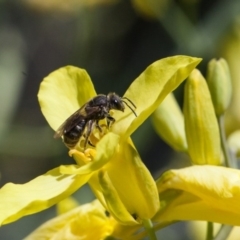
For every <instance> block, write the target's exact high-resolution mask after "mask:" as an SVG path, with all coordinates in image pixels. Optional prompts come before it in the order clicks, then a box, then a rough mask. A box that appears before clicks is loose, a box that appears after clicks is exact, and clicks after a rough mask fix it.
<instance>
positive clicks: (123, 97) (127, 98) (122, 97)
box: [122, 97, 137, 108]
mask: <svg viewBox="0 0 240 240" xmlns="http://www.w3.org/2000/svg"><path fill="white" fill-rule="evenodd" d="M122 99H126V100H128V101H129V102H130V103H131V104H132V105H133V107H134V108H137V107H136V105H135V104H134V103H133V102H132V101H131V100H130V99H129V98H127V97H122ZM125 104H126V105H127V103H126V102H125ZM127 106H128V105H127ZM128 107H129V106H128ZM129 108H130V107H129Z"/></svg>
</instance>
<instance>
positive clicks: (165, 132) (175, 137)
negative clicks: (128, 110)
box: [152, 93, 187, 151]
mask: <svg viewBox="0 0 240 240" xmlns="http://www.w3.org/2000/svg"><path fill="white" fill-rule="evenodd" d="M152 121H153V126H154V127H155V129H156V131H157V133H158V134H159V135H160V137H161V138H162V139H163V140H165V141H166V142H167V143H168V144H169V145H170V146H171V147H172V148H174V149H175V150H178V151H186V150H187V140H186V135H185V128H184V120H183V113H182V111H181V109H180V107H179V105H178V103H177V101H176V99H175V97H174V95H173V94H172V93H170V94H169V95H167V97H166V98H165V99H164V100H163V102H162V103H161V104H160V106H159V107H158V108H157V109H156V111H155V112H154V113H153V116H152Z"/></svg>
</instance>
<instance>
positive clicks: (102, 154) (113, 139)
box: [60, 132, 119, 174]
mask: <svg viewBox="0 0 240 240" xmlns="http://www.w3.org/2000/svg"><path fill="white" fill-rule="evenodd" d="M118 142H119V136H118V135H116V134H114V133H111V132H109V133H108V134H106V135H105V136H104V137H103V138H102V139H101V140H100V141H99V143H98V144H97V146H96V156H95V157H94V158H93V161H92V162H90V163H88V164H86V165H84V166H81V167H79V166H77V165H68V166H66V165H65V166H61V167H60V171H61V173H64V174H90V173H92V172H93V171H96V170H98V169H100V168H101V167H103V166H104V165H105V164H106V163H107V162H109V161H110V160H111V157H112V156H113V154H114V153H115V151H116V148H117V146H118ZM73 157H78V156H77V153H75V154H73Z"/></svg>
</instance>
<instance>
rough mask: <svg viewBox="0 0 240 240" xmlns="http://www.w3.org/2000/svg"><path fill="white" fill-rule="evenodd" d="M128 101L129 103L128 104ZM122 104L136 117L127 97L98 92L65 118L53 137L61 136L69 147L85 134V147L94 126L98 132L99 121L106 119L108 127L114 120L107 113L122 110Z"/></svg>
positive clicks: (132, 104) (73, 145) (72, 146)
mask: <svg viewBox="0 0 240 240" xmlns="http://www.w3.org/2000/svg"><path fill="white" fill-rule="evenodd" d="M127 101H128V102H127ZM129 103H130V104H131V105H129ZM124 104H125V105H126V106H127V107H128V108H129V109H130V110H131V111H132V112H133V114H134V115H135V116H136V117H137V114H136V112H135V111H134V108H136V106H135V104H134V103H133V102H132V101H131V100H130V99H128V98H127V97H120V96H118V95H117V94H116V93H113V92H110V93H109V94H107V95H104V94H99V95H97V96H96V97H94V98H92V99H91V100H90V101H88V102H87V103H85V104H84V105H83V106H82V107H81V108H80V109H78V110H77V111H76V112H75V113H73V114H72V115H71V116H70V117H69V118H67V119H66V120H65V121H64V122H63V124H62V125H61V126H60V127H59V128H58V129H57V131H56V133H55V134H54V138H60V137H62V136H63V141H64V143H65V145H66V146H67V147H68V148H70V149H71V148H74V147H75V145H76V144H77V143H78V141H79V139H80V138H81V137H82V136H85V142H84V149H85V148H86V146H87V143H88V138H89V136H90V134H91V132H92V131H93V129H94V127H96V128H97V129H98V130H99V131H100V132H101V131H102V129H101V127H100V125H99V121H100V120H102V119H106V121H107V127H108V128H109V126H110V125H111V124H113V123H114V122H115V119H114V118H113V117H112V116H111V115H110V114H109V111H110V110H111V109H114V110H118V111H122V112H124V109H125V105H124ZM89 144H90V143H89ZM90 145H92V144H90Z"/></svg>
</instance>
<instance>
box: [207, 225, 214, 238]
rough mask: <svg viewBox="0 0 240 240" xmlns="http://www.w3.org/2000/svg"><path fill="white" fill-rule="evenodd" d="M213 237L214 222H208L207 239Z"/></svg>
mask: <svg viewBox="0 0 240 240" xmlns="http://www.w3.org/2000/svg"><path fill="white" fill-rule="evenodd" d="M212 239H213V223H212V222H208V223H207V236H206V240H212Z"/></svg>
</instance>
